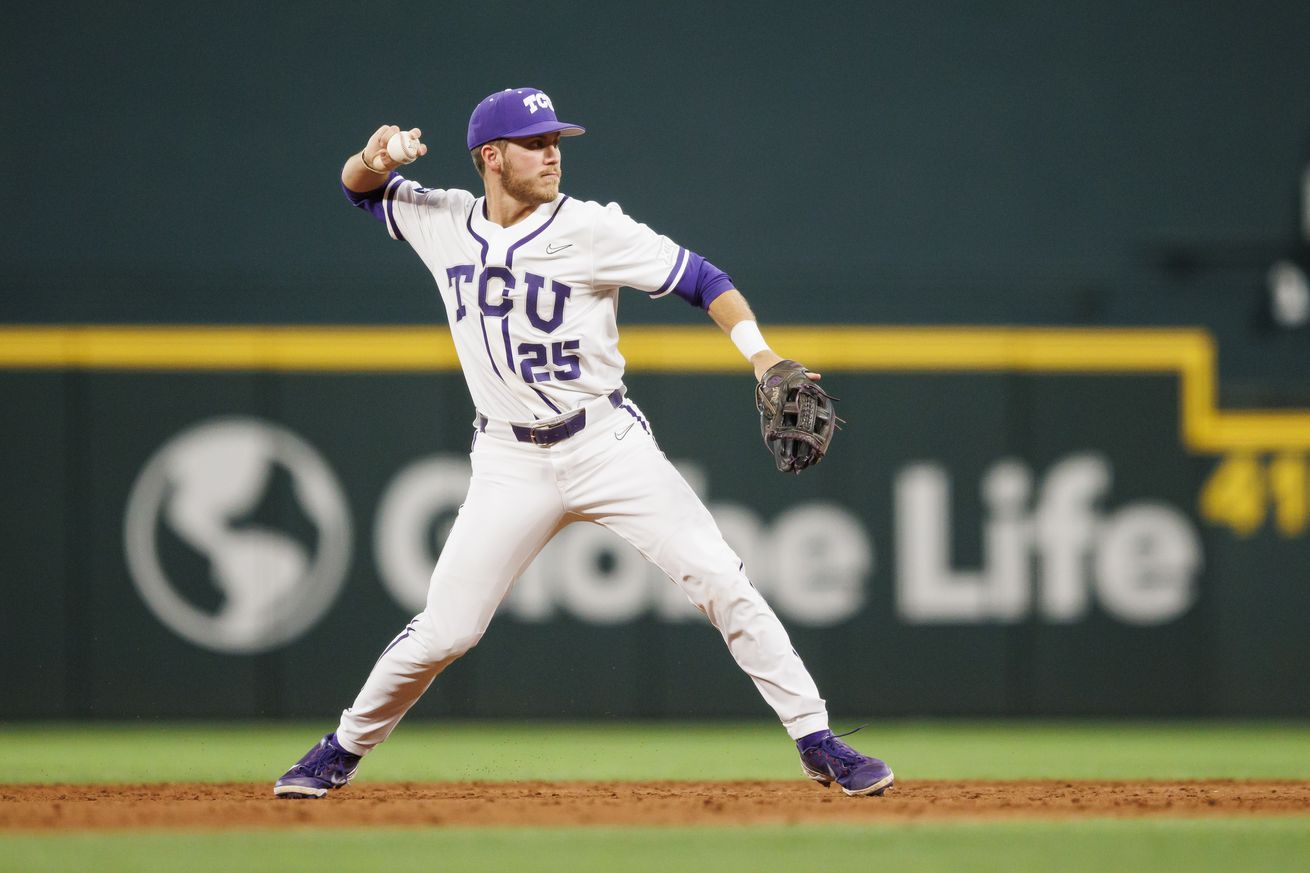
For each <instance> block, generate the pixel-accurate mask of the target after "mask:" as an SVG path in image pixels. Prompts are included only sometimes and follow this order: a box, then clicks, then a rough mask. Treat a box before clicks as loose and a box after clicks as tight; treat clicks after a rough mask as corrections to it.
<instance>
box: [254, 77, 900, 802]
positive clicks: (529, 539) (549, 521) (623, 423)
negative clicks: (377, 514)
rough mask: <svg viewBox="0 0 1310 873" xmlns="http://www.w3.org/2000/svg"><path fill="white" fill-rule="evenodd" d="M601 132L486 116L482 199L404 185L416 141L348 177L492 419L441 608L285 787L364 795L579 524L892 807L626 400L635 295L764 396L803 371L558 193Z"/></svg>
mask: <svg viewBox="0 0 1310 873" xmlns="http://www.w3.org/2000/svg"><path fill="white" fill-rule="evenodd" d="M583 132H584V128H583V127H582V126H580V125H577V124H569V123H567V122H562V121H559V120H558V118H557V117H556V114H555V108H554V106H553V105H552V103H551V100H550V98H549V97H548V96H547V95H546V94H544V93H542V92H541V91H539V90H537V89H535V88H516V89H512V90H505V91H501V92H499V93H496V94H492V95H491V96H489V97H487V98H486V99H485V100H483V101H482V102H481V103H479V104H478V105H477V108H475V109H474V110H473V114H472V117H471V118H470V119H469V125H468V141H467V145H468V148H469V150H470V152H471V154H472V157H473V162H474V165H475V167H476V169H477V171H478V174H479V175H480V176H481V177H482V183H483V187H484V189H485V194H484V195H483V196H481V197H478V196H475V195H474V194H472V193H470V192H468V191H461V190H458V189H453V188H451V189H441V188H425V187H423V186H422V185H420V184H419V183H418V182H414V181H411V180H409V179H407V178H405V177H404V176H401V175H400V174H398V173H397V172H396V168H397V166H399V165H400V164H401V163H408V162H410V161H412V160H414V159H417V158H419V157H421V156H423V155H425V154H427V146H426V144H424V143H422V142H421V139H420V137H421V132H420V131H419V130H418V129H411V130H408V131H401V130H400V128H398V127H395V126H391V125H384V126H382V127H380V128H378V129H377V131H376V132H375V133H374V134H373V135H372V137H370V138H369V140H368V142H367V144H366V145H365V146H364V148H363V150H361V151H360V152H358V153H357V154H354V155H351V156H350V158H349V160H347V161H346V164H345V166H344V167H343V168H342V171H341V184H342V187H343V189H344V192H345V195H346V197H347V198H348V199H349V200H350V202H351V203H353V204H354V205H355V206H357V207H359V208H361V209H363V210H365V211H367V212H368V213H370V214H371V215H372V216H373V217H375V218H376V219H377V220H378V221H380V222H382V223H383V225H385V227H386V229H387V232H388V233H389V234H390V235H391V236H392V237H393V238H394V239H397V240H403V241H405V242H408V243H409V245H410V246H411V247H412V248H413V249H414V251H415V252H416V253H417V254H418V256H419V257H420V258H422V260H423V263H424V264H425V265H426V266H427V267H428V269H429V270H430V271H431V273H432V277H433V279H434V280H435V281H436V285H437V289H438V291H439V293H440V294H441V299H442V302H443V303H444V305H445V309H446V317H447V320H448V321H449V324H450V332H451V336H452V338H453V340H454V344H455V349H456V351H457V353H458V355H459V361H460V367H461V369H462V370H463V373H464V378H465V380H466V381H467V383H468V389H469V393H470V395H472V399H473V404H474V406H475V408H476V410H477V416H476V419H475V421H474V433H473V449H472V452H471V455H470V457H471V460H472V470H473V473H472V479H471V480H470V482H469V490H468V495H467V497H466V498H465V501H464V504H463V506H461V507H460V510H459V514H458V517H457V518H456V520H455V523H454V526H453V527H452V529H451V531H450V534H449V536H448V538H447V540H446V544H445V547H444V548H443V549H442V550H441V555H440V558H439V559H438V561H437V566H436V569H435V570H434V571H433V574H432V581H431V584H430V588H429V590H428V599H427V605H426V608H425V609H424V610H423V611H422V612H421V613H419V614H418V615H416V616H414V618H413V620H411V621H410V622H409V623H408V624H407V625H406V626H405V628H404V629H403V630H402V631H401V632H400V633H399V634H398V635H397V636H396V637H395V639H393V640H391V642H390V643H389V644H388V645H387V646H386V647H385V649H384V650H383V652H382V654H381V656H380V657H379V658H378V660H377V662H376V664H374V666H373V669H372V672H371V673H370V674H369V676H368V679H367V680H366V681H365V683H364V686H363V688H362V689H361V690H360V692H359V695H358V696H357V697H356V698H355V701H354V703H353V704H352V705H351V706H350V708H348V709H346V710H345V711H344V712H343V713H342V715H341V721H340V724H339V725H338V726H337V729H336V731H335V732H333V733H330V734H328V735H327V736H325V737H323V739H322V740H320V741H319V743H318V744H317V745H315V746H314V747H313V748H312V749H310V750H309V752H308V753H306V755H305V756H304V757H303V758H301V759H300V761H299V762H298V763H297V764H296V765H295V766H293V767H292V768H291V769H290V770H288V771H287V772H286V774H285V775H283V776H282V778H280V779H278V780H277V783H276V784H275V785H274V789H273V791H274V793H275V794H276V795H278V796H279V797H285V798H302V797H322V796H324V795H325V794H327V792H328V791H329V790H330V789H333V788H340V787H342V786H344V785H345V784H346V783H347V782H349V781H350V779H351V777H352V776H353V774H354V772H355V769H356V767H357V765H358V764H359V761H360V759H361V758H362V757H363V756H364V755H366V754H368V753H369V752H370V751H371V750H372V749H374V748H375V747H376V746H377V745H378V744H379V743H381V742H383V741H384V740H385V739H386V738H387V737H388V736H389V735H390V734H391V732H392V731H393V730H394V729H395V727H396V724H397V723H398V722H399V721H400V719H401V718H402V717H403V716H404V714H405V713H406V712H407V711H408V710H409V708H410V707H411V706H412V705H413V704H414V703H415V702H416V701H417V700H418V699H419V697H420V696H421V695H422V694H423V692H424V691H425V690H426V689H427V688H428V686H429V685H430V684H431V683H432V681H433V680H434V679H435V678H436V677H437V675H438V674H439V673H441V671H442V670H443V669H445V667H447V666H448V665H449V664H451V663H452V662H453V661H454V660H455V659H456V658H458V657H460V656H461V655H463V654H464V653H465V652H467V651H468V650H469V649H471V648H472V647H473V646H474V645H476V644H477V642H478V640H479V639H480V638H481V637H482V634H483V633H484V632H485V631H486V629H487V625H488V624H489V623H490V621H491V617H492V614H493V613H494V612H495V611H496V608H497V606H498V605H499V604H500V602H501V601H502V600H503V599H504V597H505V595H506V594H507V593H508V591H509V589H510V586H511V585H512V584H513V583H514V581H515V579H517V578H518V576H519V574H521V573H522V572H523V570H524V569H525V568H526V567H527V566H528V564H529V563H530V562H531V561H532V559H533V558H534V557H535V556H536V555H537V553H538V552H539V551H540V550H541V548H542V546H544V545H545V544H546V542H547V541H548V540H550V539H551V537H553V536H554V535H555V534H556V533H557V532H559V531H560V530H561V529H562V528H563V527H564V526H565V525H567V524H570V523H573V522H591V523H594V524H600V525H604V526H605V527H607V528H609V529H610V530H612V531H614V532H615V533H616V534H618V535H619V536H621V537H623V538H624V539H625V540H627V541H628V542H629V543H631V544H632V545H633V546H635V547H636V548H637V549H638V550H639V551H640V552H641V553H642V554H643V555H644V556H645V557H646V558H647V560H650V561H653V562H654V563H655V564H656V565H657V566H658V567H659V568H660V569H661V570H663V571H664V572H665V573H666V574H668V576H669V578H670V579H672V580H673V581H674V582H675V583H676V584H677V585H679V586H680V587H681V588H682V590H683V592H684V593H685V594H686V596H687V597H688V598H689V599H690V600H691V602H692V603H693V604H695V605H696V607H697V608H698V609H700V610H701V611H702V612H703V613H705V615H706V616H707V617H708V618H709V620H710V622H711V623H712V624H713V625H714V627H715V628H717V629H718V631H719V633H720V634H722V636H723V639H724V641H725V642H726V643H727V644H728V650H729V652H731V654H732V657H733V658H734V659H735V660H736V662H737V664H738V665H739V666H740V667H741V669H742V670H744V671H745V672H746V674H747V675H748V676H750V678H751V680H752V681H753V682H754V683H755V686H756V688H758V689H759V692H760V694H761V695H762V696H763V697H764V699H765V701H766V702H767V703H768V704H769V706H771V707H772V708H773V710H774V712H776V713H777V715H778V718H779V719H780V720H781V721H782V724H783V726H784V727H785V728H786V730H787V732H788V734H789V735H790V736H791V737H792V739H794V740H795V741H796V744H797V747H798V749H799V751H800V754H801V762H802V766H803V769H804V771H805V772H806V773H807V774H808V775H809V776H810V777H811V778H812V779H814V780H816V781H818V782H821V783H823V785H824V786H825V787H826V786H827V785H829V784H831V783H832V782H836V783H837V784H838V785H840V786H841V788H842V789H843V790H844V791H845V793H846V794H850V795H873V794H882V793H883V792H884V791H885V790H886V789H888V788H890V787H891V786H892V783H893V776H892V771H891V769H890V768H889V767H888V766H887V765H886V764H885V763H883V762H882V761H880V760H878V759H876V758H870V757H867V756H864V755H861V754H859V753H858V752H856V751H855V750H853V749H852V748H850V746H848V745H846V744H845V743H843V742H842V741H841V740H840V739H838V738H837V736H835V735H833V734H832V732H831V731H830V730H829V729H828V713H827V709H826V706H825V703H824V700H823V698H821V697H820V696H819V691H818V689H817V688H816V687H815V683H814V680H813V679H812V678H811V677H810V674H809V672H808V671H807V670H806V669H805V665H804V664H803V663H802V662H801V659H800V657H799V656H798V655H797V654H796V652H795V650H794V649H793V648H792V644H791V641H790V640H789V639H788V636H787V632H786V630H784V628H783V626H782V624H781V623H780V622H779V620H778V618H777V617H776V616H775V615H774V613H773V611H772V610H771V609H770V608H769V605H768V604H767V603H766V602H765V601H764V598H763V597H761V596H760V594H759V592H758V591H756V590H755V588H754V587H753V586H752V585H751V582H750V580H749V579H748V578H747V576H746V574H745V572H744V568H743V565H742V562H741V560H740V559H739V558H738V557H737V555H736V554H735V553H734V552H733V551H732V549H731V548H729V547H728V545H727V544H726V543H725V542H724V540H723V536H722V534H721V533H720V532H719V529H718V527H717V526H716V525H715V523H714V519H713V518H712V517H711V515H710V513H709V512H708V511H707V510H706V509H705V507H704V505H702V503H701V501H700V499H699V498H698V497H697V496H696V494H695V493H694V492H693V491H692V489H691V488H690V487H689V486H688V485H687V483H686V482H685V481H684V480H683V479H682V477H681V476H680V475H679V474H678V472H677V471H676V470H675V469H674V467H673V465H672V464H670V463H669V461H668V460H667V459H666V458H665V457H664V454H663V453H662V452H661V451H660V448H659V446H658V445H657V444H656V442H655V437H654V435H653V432H652V428H651V424H650V422H649V421H648V420H647V418H646V415H645V414H644V413H643V412H642V410H641V407H640V406H638V405H637V404H636V402H635V401H633V399H632V398H630V397H628V396H627V392H626V389H625V388H624V385H623V366H624V362H623V356H622V355H620V354H619V350H618V328H617V325H616V320H615V313H616V309H617V307H618V302H619V296H620V288H632V289H636V291H637V292H638V293H643V294H645V295H647V296H649V297H651V298H653V299H658V298H661V297H668V296H670V295H672V296H675V297H681V298H682V299H683V300H686V301H687V302H689V303H691V304H692V305H694V306H698V307H701V308H703V309H706V310H707V311H708V313H709V315H710V317H711V318H712V319H713V320H714V321H715V323H716V324H718V325H719V327H721V328H722V329H723V330H724V331H725V332H727V333H728V334H729V336H730V337H731V339H732V341H733V342H734V343H735V344H736V345H737V347H738V348H739V349H740V350H741V353H742V355H743V356H745V358H746V359H747V360H748V361H749V362H750V364H751V365H752V366H753V367H754V370H755V374H756V377H757V379H759V378H760V377H761V376H763V375H764V374H765V373H766V371H770V368H771V367H774V366H775V365H779V364H780V362H781V363H782V364H786V365H791V366H792V367H793V369H794V370H795V371H797V372H800V373H801V374H804V370H803V368H800V365H797V364H795V363H794V362H783V359H782V358H780V357H779V355H777V354H775V353H774V352H773V351H772V350H771V349H770V348H769V346H768V345H767V344H766V343H765V341H764V339H763V337H762V336H761V334H760V330H759V328H758V326H757V325H756V323H755V320H754V316H753V315H752V314H751V310H750V308H749V306H748V305H747V303H746V300H745V298H743V297H742V295H741V294H740V293H739V292H738V291H737V290H736V289H735V288H734V287H733V282H732V280H731V279H730V278H729V277H728V275H727V274H725V273H724V272H723V271H722V270H720V269H719V268H718V267H716V266H714V265H713V264H712V263H710V262H709V261H707V260H706V259H705V258H703V257H701V256H700V255H698V254H696V253H695V252H693V251H691V250H689V249H687V248H684V247H683V246H681V245H678V244H677V243H675V242H674V241H673V240H671V239H669V238H668V237H665V236H661V235H660V234H658V233H656V232H655V231H653V230H651V229H650V228H649V227H647V226H645V225H643V224H639V223H638V222H636V221H634V220H633V219H632V218H629V217H628V216H627V215H626V214H625V213H624V212H623V210H622V209H620V208H619V206H618V204H615V203H611V204H609V205H607V206H606V205H602V204H599V203H594V202H587V201H581V200H575V199H573V198H571V197H569V196H568V195H566V194H562V193H560V179H561V156H560V141H561V138H562V137H569V136H577V135H579V134H582V133H583ZM624 293H632V292H624ZM809 378H810V379H817V378H818V376H817V374H809ZM773 381H774V382H775V383H776V382H777V380H776V379H774V380H773ZM802 381H805V382H806V384H810V383H809V382H808V380H804V379H803V380H802ZM780 466H781V465H780Z"/></svg>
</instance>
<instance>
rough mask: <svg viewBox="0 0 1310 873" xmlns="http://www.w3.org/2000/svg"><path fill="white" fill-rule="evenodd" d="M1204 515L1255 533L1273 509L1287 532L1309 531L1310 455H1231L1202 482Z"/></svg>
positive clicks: (1244, 532) (1278, 524) (1245, 532)
mask: <svg viewBox="0 0 1310 873" xmlns="http://www.w3.org/2000/svg"><path fill="white" fill-rule="evenodd" d="M1200 502H1201V516H1202V517H1203V518H1204V519H1205V520H1206V521H1208V522H1210V523H1211V524H1221V525H1225V526H1227V527H1230V528H1232V529H1233V531H1234V532H1235V533H1237V534H1239V535H1241V536H1250V535H1251V534H1253V533H1255V531H1257V530H1258V529H1259V528H1260V527H1261V526H1262V525H1263V524H1264V523H1265V519H1266V518H1267V517H1268V515H1269V510H1270V508H1272V509H1273V515H1274V524H1275V525H1276V527H1277V528H1278V532H1279V533H1280V534H1282V535H1283V536H1285V537H1295V536H1300V535H1301V534H1303V533H1305V530H1306V524H1307V521H1310V518H1308V512H1307V510H1308V509H1310V475H1307V465H1306V456H1305V455H1302V454H1296V453H1284V454H1278V455H1274V456H1272V457H1270V458H1268V459H1265V458H1262V457H1260V456H1258V455H1254V454H1246V453H1239V454H1233V455H1229V456H1227V457H1226V458H1224V460H1223V461H1222V462H1221V463H1220V464H1219V466H1218V467H1216V468H1215V471H1214V472H1213V473H1212V474H1210V478H1209V479H1207V480H1206V482H1205V485H1203V486H1202V487H1201V501H1200Z"/></svg>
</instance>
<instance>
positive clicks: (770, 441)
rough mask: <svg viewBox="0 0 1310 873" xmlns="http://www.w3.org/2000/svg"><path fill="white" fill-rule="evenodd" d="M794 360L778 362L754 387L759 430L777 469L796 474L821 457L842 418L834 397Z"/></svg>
mask: <svg viewBox="0 0 1310 873" xmlns="http://www.w3.org/2000/svg"><path fill="white" fill-rule="evenodd" d="M836 399H837V398H836V397H833V396H832V395H831V394H829V393H828V392H827V391H824V390H823V389H822V388H820V387H819V386H818V384H817V383H815V382H814V381H813V380H812V379H810V377H809V376H807V375H806V372H805V368H804V367H803V366H801V365H800V364H798V363H796V362H795V361H779V362H778V363H776V364H774V365H773V366H772V367H770V368H769V369H768V370H766V371H765V373H764V376H763V378H761V379H760V382H759V384H758V385H756V386H755V408H756V409H758V410H759V411H760V433H761V434H762V435H763V436H764V445H765V447H766V448H767V449H768V450H769V452H770V453H771V454H772V455H773V460H774V462H775V463H776V464H777V465H778V470H779V472H782V473H799V472H800V471H801V470H804V469H806V468H807V467H813V466H814V465H815V464H817V463H819V462H820V461H822V460H823V456H824V455H826V454H827V453H828V446H830V445H831V444H832V437H833V434H835V433H836V432H837V429H838V427H839V426H840V425H841V422H842V419H840V418H838V417H837V413H836V410H834V409H833V401H834V400H836Z"/></svg>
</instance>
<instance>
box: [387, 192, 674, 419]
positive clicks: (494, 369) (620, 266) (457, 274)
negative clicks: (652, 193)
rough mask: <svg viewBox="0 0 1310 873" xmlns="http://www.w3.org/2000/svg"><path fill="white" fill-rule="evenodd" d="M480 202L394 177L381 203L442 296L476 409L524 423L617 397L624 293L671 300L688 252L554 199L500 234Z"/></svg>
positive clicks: (606, 215) (600, 210)
mask: <svg viewBox="0 0 1310 873" xmlns="http://www.w3.org/2000/svg"><path fill="white" fill-rule="evenodd" d="M484 199H485V198H482V197H474V195H473V194H471V193H469V192H468V191H461V190H458V189H449V190H441V189H432V188H424V187H422V186H420V185H419V184H418V183H417V182H413V181H410V180H408V179H405V178H404V177H403V176H399V175H397V176H395V177H393V178H392V179H391V180H390V181H389V182H388V184H387V188H386V193H385V196H384V201H383V205H384V209H385V216H386V225H387V230H388V232H389V233H390V234H391V235H392V236H393V237H394V238H396V239H400V240H404V241H406V242H408V243H409V244H410V245H411V246H413V248H414V251H415V252H417V253H418V255H419V257H420V258H422V259H423V262H424V263H425V264H426V265H427V267H428V269H429V270H430V271H431V273H432V276H433V278H434V279H435V280H436V283H437V287H438V288H439V289H441V298H442V300H443V302H444V303H445V306H446V315H447V318H448V319H449V323H450V331H451V335H452V336H453V338H454V342H455V350H456V352H457V354H458V355H459V360H460V366H461V367H462V368H463V371H464V378H465V380H466V381H467V382H468V387H469V393H470V394H471V395H472V397H473V403H474V405H475V406H476V407H477V409H478V411H479V412H481V413H482V414H483V415H485V416H487V417H488V418H491V419H499V420H502V421H513V422H531V421H533V420H536V419H545V418H552V417H554V416H557V415H559V414H560V413H563V412H568V411H570V410H573V409H576V408H578V407H579V406H580V405H582V404H583V403H584V402H586V401H587V400H590V399H591V398H593V397H597V396H600V395H604V394H607V393H609V392H610V391H612V390H613V389H615V388H618V387H619V386H620V385H621V384H622V379H623V365H624V362H623V356H622V355H620V354H619V348H618V339H619V333H618V326H617V323H616V317H615V316H616V312H617V309H618V292H619V288H620V287H621V286H627V287H631V288H636V289H638V290H641V291H644V292H647V293H649V294H650V295H652V296H654V297H659V296H663V295H664V294H667V293H668V292H669V291H670V290H671V289H672V288H673V287H674V285H675V284H676V283H677V281H678V279H679V278H680V277H681V275H682V271H683V270H685V268H686V265H687V261H688V257H687V251H686V249H684V248H682V247H681V246H679V245H678V244H676V243H674V242H673V241H672V240H670V239H669V238H668V237H665V236H660V235H659V234H657V233H655V231H653V230H651V229H650V228H649V227H647V226H646V225H644V224H639V223H638V222H636V221H634V220H633V219H631V218H629V217H628V216H627V215H625V214H624V213H623V210H621V209H620V208H619V206H618V204H615V203H611V204H610V205H608V206H602V205H600V204H599V203H594V202H590V201H579V200H575V199H573V198H571V197H569V196H567V195H565V194H561V195H559V196H558V197H557V198H556V199H555V200H554V201H552V202H550V203H545V204H542V205H541V206H539V207H538V208H537V209H536V211H535V212H533V213H532V214H531V215H530V216H528V217H527V218H526V219H524V220H523V221H520V222H519V223H517V224H515V225H513V226H511V227H501V226H500V225H498V224H494V223H492V222H491V221H489V220H488V219H487V218H486V217H485V215H484V208H483V206H484Z"/></svg>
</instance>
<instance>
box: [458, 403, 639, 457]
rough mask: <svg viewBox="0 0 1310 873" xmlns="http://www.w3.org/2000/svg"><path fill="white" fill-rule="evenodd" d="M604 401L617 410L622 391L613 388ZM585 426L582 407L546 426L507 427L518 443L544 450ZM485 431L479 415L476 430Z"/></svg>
mask: <svg viewBox="0 0 1310 873" xmlns="http://www.w3.org/2000/svg"><path fill="white" fill-rule="evenodd" d="M598 399H599V398H598ZM604 399H606V400H608V401H609V405H610V406H611V407H612V408H614V409H618V408H619V407H620V406H622V405H623V389H622V388H615V389H614V390H613V391H611V392H610V393H609V394H607V395H606V396H605V398H604ZM596 402H597V401H591V403H588V404H587V406H590V405H591V404H592V403H596ZM586 426H587V408H586V406H584V407H582V408H581V409H576V410H574V411H573V412H571V413H569V414H568V415H567V416H566V417H564V418H562V419H559V420H558V421H552V422H550V423H548V424H536V425H521V424H511V425H510V426H509V427H510V430H511V431H513V433H514V438H515V439H516V440H518V441H519V442H521V443H532V445H534V446H541V447H542V448H545V447H546V446H553V445H554V444H555V443H558V442H561V441H563V440H566V439H568V438H569V437H571V436H573V435H574V434H576V433H578V432H580V431H581V430H582V429H583V428H585V427H586ZM486 429H487V417H486V416H485V415H482V414H481V413H479V414H478V430H481V431H485V430H486Z"/></svg>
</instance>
